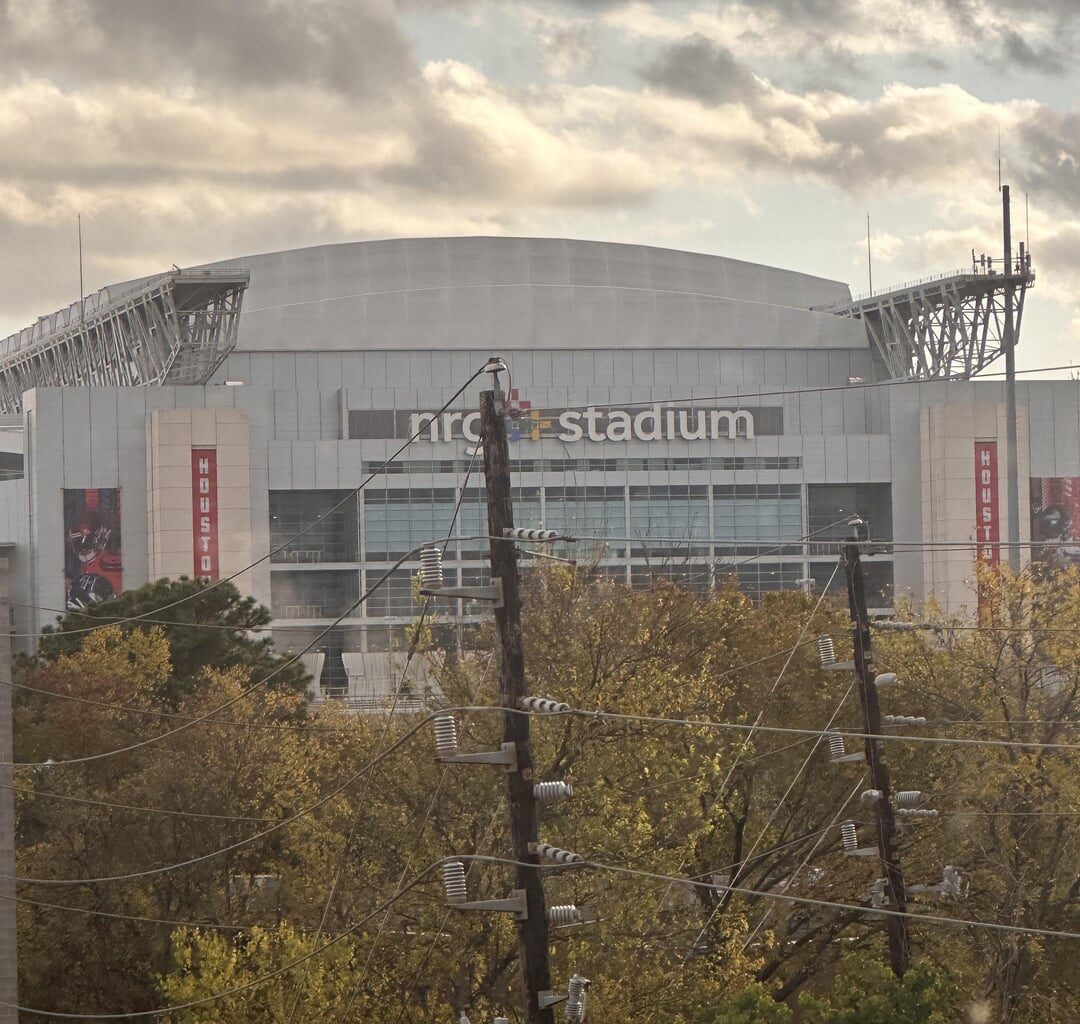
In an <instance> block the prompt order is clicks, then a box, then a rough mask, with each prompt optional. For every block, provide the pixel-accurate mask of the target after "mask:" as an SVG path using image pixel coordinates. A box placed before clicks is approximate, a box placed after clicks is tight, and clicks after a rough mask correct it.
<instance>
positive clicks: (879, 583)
mask: <svg viewBox="0 0 1080 1024" xmlns="http://www.w3.org/2000/svg"><path fill="white" fill-rule="evenodd" d="M860 561H861V562H862V567H863V590H864V592H865V594H866V606H867V607H868V608H892V607H893V564H892V562H888V561H878V560H876V559H868V558H863V559H861V560H860ZM834 569H836V561H835V560H833V561H830V562H811V563H810V577H811V578H812V579H813V581H814V586H815V588H816V591H815V592H816V593H819V594H820V593H821V591H822V589H823V588H824V587H825V586H826V584H828V583H829V579H830V578H832V584H831V585H830V586H829V588H828V590H827V591H826V593H827V594H828V595H829V596H830V597H843V596H844V595H845V594H846V593H847V579H846V577H845V576H844V570H843V567H841V568H840V571H839V572H837V573H836V575H835V576H833V570H834Z"/></svg>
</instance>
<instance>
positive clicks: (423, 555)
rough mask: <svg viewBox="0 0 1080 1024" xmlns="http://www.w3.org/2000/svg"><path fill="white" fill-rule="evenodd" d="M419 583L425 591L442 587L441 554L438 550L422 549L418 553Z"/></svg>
mask: <svg viewBox="0 0 1080 1024" xmlns="http://www.w3.org/2000/svg"><path fill="white" fill-rule="evenodd" d="M420 583H421V585H422V586H423V588H424V589H425V590H438V589H439V588H440V587H442V585H443V568H442V552H441V551H440V550H439V549H438V548H424V549H423V550H422V551H421V552H420Z"/></svg>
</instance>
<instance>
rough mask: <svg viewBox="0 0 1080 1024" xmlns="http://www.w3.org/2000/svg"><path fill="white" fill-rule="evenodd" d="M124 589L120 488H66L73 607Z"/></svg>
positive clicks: (68, 587) (68, 585)
mask: <svg viewBox="0 0 1080 1024" xmlns="http://www.w3.org/2000/svg"><path fill="white" fill-rule="evenodd" d="M122 589H123V563H122V561H121V543H120V488H118V487H86V488H76V489H65V490H64V593H65V604H66V606H67V607H68V608H69V609H75V608H85V607H86V606H87V605H92V604H100V603H101V602H102V601H108V600H109V598H111V597H115V596H116V595H117V594H119V593H120V591H121V590H122Z"/></svg>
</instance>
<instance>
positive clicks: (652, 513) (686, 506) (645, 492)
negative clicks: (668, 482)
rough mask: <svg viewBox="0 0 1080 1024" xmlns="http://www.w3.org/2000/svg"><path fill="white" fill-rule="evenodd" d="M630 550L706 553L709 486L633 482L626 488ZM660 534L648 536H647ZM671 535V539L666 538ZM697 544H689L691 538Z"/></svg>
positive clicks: (650, 552) (646, 552) (632, 552)
mask: <svg viewBox="0 0 1080 1024" xmlns="http://www.w3.org/2000/svg"><path fill="white" fill-rule="evenodd" d="M630 536H631V537H634V538H640V540H638V539H635V540H634V541H633V542H632V546H631V549H630V550H631V554H634V555H648V556H650V557H653V556H657V555H664V554H672V555H680V554H681V555H687V554H704V553H707V544H708V537H709V489H708V487H707V486H706V485H705V484H700V485H695V486H660V487H652V486H650V487H645V486H633V487H631V488H630ZM653 537H655V538H661V539H659V540H650V538H653ZM669 538H671V540H669ZM694 539H697V540H700V541H702V542H703V543H701V544H691V543H690V541H691V540H694Z"/></svg>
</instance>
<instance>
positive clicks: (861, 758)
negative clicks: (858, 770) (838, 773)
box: [830, 750, 866, 764]
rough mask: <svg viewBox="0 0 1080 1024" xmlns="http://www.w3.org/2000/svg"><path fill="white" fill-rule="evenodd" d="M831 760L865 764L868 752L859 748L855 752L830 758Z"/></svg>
mask: <svg viewBox="0 0 1080 1024" xmlns="http://www.w3.org/2000/svg"><path fill="white" fill-rule="evenodd" d="M830 761H831V763H832V764H863V763H864V762H865V761H866V754H864V753H863V752H862V751H861V750H859V751H857V752H856V753H854V754H845V755H844V756H843V757H833V758H830Z"/></svg>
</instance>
